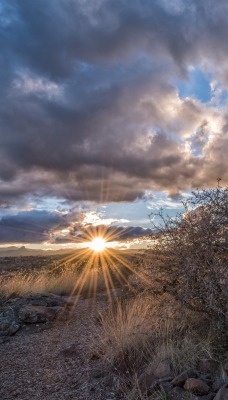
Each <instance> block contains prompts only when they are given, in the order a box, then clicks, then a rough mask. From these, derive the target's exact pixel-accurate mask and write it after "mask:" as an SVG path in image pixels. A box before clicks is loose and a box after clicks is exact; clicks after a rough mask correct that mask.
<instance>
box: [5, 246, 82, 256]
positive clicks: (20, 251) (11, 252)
mask: <svg viewBox="0 0 228 400" xmlns="http://www.w3.org/2000/svg"><path fill="white" fill-rule="evenodd" d="M76 251H78V250H77V249H60V250H41V249H28V248H26V247H25V246H21V247H17V246H9V247H2V248H0V257H26V256H27V257H32V256H51V255H58V254H68V253H73V252H76Z"/></svg>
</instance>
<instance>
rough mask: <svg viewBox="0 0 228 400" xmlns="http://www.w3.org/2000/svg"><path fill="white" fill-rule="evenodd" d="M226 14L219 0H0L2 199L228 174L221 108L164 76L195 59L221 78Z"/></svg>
mask: <svg viewBox="0 0 228 400" xmlns="http://www.w3.org/2000/svg"><path fill="white" fill-rule="evenodd" d="M227 11H228V4H227V2H226V1H225V0H224V1H223V0H221V1H220V2H216V1H215V0H208V1H198V0H195V1H190V0H189V1H181V0H173V1H167V0H160V1H153V2H151V1H149V0H141V1H138V0H132V1H129V2H126V1H123V0H115V1H113V0H97V1H96V2H94V1H92V0H87V1H82V0H64V1H63V0H49V1H46V0H39V1H38V2H34V1H30V0H23V1H19V0H12V1H11V2H8V1H4V0H2V1H0V46H1V53H0V74H1V80H0V89H1V99H0V129H1V130H0V179H1V182H0V203H3V204H5V203H7V204H8V202H14V201H17V200H18V199H19V198H21V197H23V196H27V195H29V194H30V193H37V194H40V195H43V196H45V195H46V196H56V197H63V198H66V199H69V200H72V201H74V200H92V201H126V200H133V199H135V198H137V197H142V196H143V194H144V192H145V190H146V189H156V190H163V189H166V190H169V192H170V195H172V194H176V193H178V192H179V191H181V190H183V189H185V188H189V187H191V186H195V185H199V184H201V185H202V186H206V185H207V184H211V183H212V184H213V183H214V182H213V179H214V177H215V178H217V177H218V176H220V177H222V178H223V181H225V182H226V181H228V175H227V174H228V173H227V171H228V168H227V167H228V165H227V159H226V157H225V155H226V154H227V148H228V139H227V132H226V129H225V126H226V118H225V116H223V115H221V112H220V110H218V111H217V110H214V109H213V108H212V107H206V106H205V105H203V104H202V103H200V102H199V101H197V100H196V99H183V100H181V99H179V97H178V94H177V89H176V88H175V85H174V83H173V82H174V81H175V80H178V79H183V78H187V76H188V68H189V66H194V65H204V66H205V70H208V71H209V72H210V73H211V72H213V73H214V74H216V77H217V78H218V79H220V80H222V82H223V84H224V85H226V83H227V82H228V79H227V77H228V74H227V69H226V65H227V38H228V25H227V20H226V19H227V18H226V16H227ZM224 87H225V86H224ZM213 119H214V120H218V121H220V122H221V124H217V125H218V128H216V129H217V130H216V132H214V131H213V132H212V130H213V129H214V128H212V127H211V121H212V120H213ZM202 127H207V133H206V134H204V136H203V134H201V137H200V138H199V137H198V133H197V132H202V131H203V129H204V132H205V128H202ZM209 137H210V141H209ZM191 146H192V151H190V150H189V148H190V149H191ZM199 155H200V157H199ZM221 159H223V161H224V164H223V166H221V162H220V160H221ZM211 171H213V174H211ZM212 177H213V179H212Z"/></svg>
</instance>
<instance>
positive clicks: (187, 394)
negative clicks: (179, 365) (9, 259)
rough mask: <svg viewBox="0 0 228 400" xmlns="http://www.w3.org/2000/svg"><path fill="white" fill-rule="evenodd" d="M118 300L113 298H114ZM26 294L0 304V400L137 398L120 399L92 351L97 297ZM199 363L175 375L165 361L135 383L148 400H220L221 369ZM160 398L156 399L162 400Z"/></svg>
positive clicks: (226, 371)
mask: <svg viewBox="0 0 228 400" xmlns="http://www.w3.org/2000/svg"><path fill="white" fill-rule="evenodd" d="M118 294H119V295H121V294H120V293H118ZM75 300H76V299H75V298H72V299H70V300H69V299H68V298H66V297H60V296H55V295H47V296H44V295H33V296H30V297H28V298H27V299H23V298H16V299H12V300H8V301H5V302H4V301H1V303H0V343H1V344H0V354H1V363H0V399H1V400H11V399H18V400H31V399H36V400H38V399H39V400H70V399H73V400H95V399H97V400H99V399H102V400H114V399H123V398H128V399H131V400H137V399H139V397H138V394H137V393H136V391H135V389H131V388H130V387H129V388H128V395H127V397H126V394H125V395H124V394H123V392H120V390H119V389H120V384H119V385H118V379H119V383H121V375H122V376H123V375H124V374H125V373H126V371H124V370H122V371H115V373H114V372H113V371H110V370H108V369H107V368H106V366H104V365H103V364H102V361H101V360H100V359H99V358H98V357H97V354H96V352H94V345H93V343H94V340H95V339H96V327H98V326H99V323H100V319H99V313H100V312H105V309H106V308H107V306H108V302H107V297H106V295H105V294H100V295H98V298H97V300H96V301H94V300H92V299H82V298H80V299H79V300H78V301H77V304H76V306H75V305H74V303H75ZM227 357H228V355H226V354H224V363H223V365H222V374H221V373H220V375H218V373H217V372H216V371H218V369H219V368H220V371H221V365H218V363H217V362H216V361H215V360H200V362H199V364H198V365H197V366H196V368H195V369H187V370H184V371H182V373H181V374H175V373H174V372H173V371H172V368H171V366H170V364H169V361H168V360H164V362H162V363H160V364H159V365H157V366H156V368H155V369H153V370H149V371H148V370H145V371H144V372H143V373H141V375H139V377H138V382H139V386H140V388H141V392H142V393H143V394H144V395H145V396H146V398H148V399H151V400H152V399H153V400H160V399H169V400H172V399H173V400H182V399H183V400H184V399H192V400H212V399H214V400H227V399H228V383H227V375H228V362H227V361H226V358H227ZM162 396H163V397H162Z"/></svg>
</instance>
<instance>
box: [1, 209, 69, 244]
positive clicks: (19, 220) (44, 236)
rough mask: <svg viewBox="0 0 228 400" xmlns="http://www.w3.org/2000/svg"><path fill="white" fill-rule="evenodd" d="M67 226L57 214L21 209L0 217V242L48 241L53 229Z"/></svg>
mask: <svg viewBox="0 0 228 400" xmlns="http://www.w3.org/2000/svg"><path fill="white" fill-rule="evenodd" d="M60 226H61V227H62V228H63V227H64V226H67V224H66V221H64V218H62V217H61V216H60V215H58V214H56V213H55V214H54V213H48V212H47V211H35V210H33V211H23V212H20V213H18V214H17V215H6V216H4V217H2V218H1V219H0V243H15V242H16V243H41V242H44V241H48V240H49V239H50V235H51V232H52V230H53V229H56V228H57V227H58V228H59V227H60Z"/></svg>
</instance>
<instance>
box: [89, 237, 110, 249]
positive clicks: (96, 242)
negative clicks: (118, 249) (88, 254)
mask: <svg viewBox="0 0 228 400" xmlns="http://www.w3.org/2000/svg"><path fill="white" fill-rule="evenodd" d="M89 247H90V248H91V249H92V250H93V251H96V252H100V251H103V250H104V249H105V247H106V242H105V240H104V239H103V238H102V237H96V238H95V239H93V240H92V242H91V243H90V244H89Z"/></svg>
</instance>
